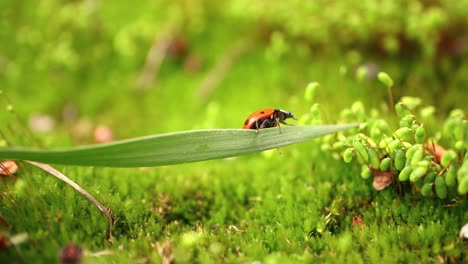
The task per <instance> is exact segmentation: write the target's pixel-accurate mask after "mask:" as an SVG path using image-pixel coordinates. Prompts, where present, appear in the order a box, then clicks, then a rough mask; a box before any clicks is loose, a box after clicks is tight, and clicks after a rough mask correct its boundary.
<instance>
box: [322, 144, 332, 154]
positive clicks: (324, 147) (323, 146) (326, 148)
mask: <svg viewBox="0 0 468 264" xmlns="http://www.w3.org/2000/svg"><path fill="white" fill-rule="evenodd" d="M320 150H321V151H323V152H329V151H330V150H331V145H330V144H329V143H323V144H322V145H320Z"/></svg>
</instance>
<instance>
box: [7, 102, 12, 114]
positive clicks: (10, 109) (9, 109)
mask: <svg viewBox="0 0 468 264" xmlns="http://www.w3.org/2000/svg"><path fill="white" fill-rule="evenodd" d="M6 110H7V111H8V112H13V105H11V104H9V105H7V106H6Z"/></svg>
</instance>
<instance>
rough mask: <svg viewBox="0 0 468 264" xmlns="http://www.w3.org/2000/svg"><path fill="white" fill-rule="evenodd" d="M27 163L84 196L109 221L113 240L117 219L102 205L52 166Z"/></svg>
mask: <svg viewBox="0 0 468 264" xmlns="http://www.w3.org/2000/svg"><path fill="white" fill-rule="evenodd" d="M27 162H28V163H30V164H32V165H34V166H36V167H38V168H40V169H42V170H44V171H46V172H48V173H50V174H52V175H54V176H55V177H57V178H59V179H60V180H62V181H64V182H65V183H66V184H68V185H70V186H71V187H73V189H75V190H76V191H78V192H79V193H81V194H82V195H84V196H85V197H86V198H87V199H88V200H90V201H91V202H92V203H93V204H94V205H96V206H97V208H99V210H100V211H101V212H102V213H103V214H104V215H105V216H106V217H107V219H108V220H109V241H112V240H113V236H112V227H113V225H114V224H115V221H116V220H117V219H116V218H115V217H113V216H112V215H111V212H110V210H109V209H107V208H106V207H105V206H104V205H102V204H101V203H99V202H98V200H96V199H95V198H94V197H93V196H92V195H91V194H89V193H88V192H87V191H86V190H85V189H83V188H81V187H80V186H79V185H78V184H76V183H75V182H74V181H72V180H70V179H69V178H68V177H67V176H65V175H63V174H62V173H61V172H59V171H58V170H56V169H54V168H53V167H52V166H50V165H47V164H44V163H40V162H35V161H27Z"/></svg>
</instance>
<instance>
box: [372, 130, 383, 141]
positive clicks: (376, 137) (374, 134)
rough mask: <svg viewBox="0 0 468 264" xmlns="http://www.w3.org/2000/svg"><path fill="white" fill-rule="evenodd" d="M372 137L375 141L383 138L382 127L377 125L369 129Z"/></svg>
mask: <svg viewBox="0 0 468 264" xmlns="http://www.w3.org/2000/svg"><path fill="white" fill-rule="evenodd" d="M369 134H370V137H371V138H372V139H373V140H375V141H380V140H381V139H382V134H381V133H380V129H378V128H377V127H372V128H371V129H370V131H369Z"/></svg>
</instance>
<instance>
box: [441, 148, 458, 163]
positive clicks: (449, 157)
mask: <svg viewBox="0 0 468 264" xmlns="http://www.w3.org/2000/svg"><path fill="white" fill-rule="evenodd" d="M456 159H457V153H456V152H455V151H453V150H451V149H449V150H447V151H445V153H444V155H442V158H441V159H440V165H442V166H443V167H447V166H448V165H450V163H452V162H454V161H455V160H456Z"/></svg>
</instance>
